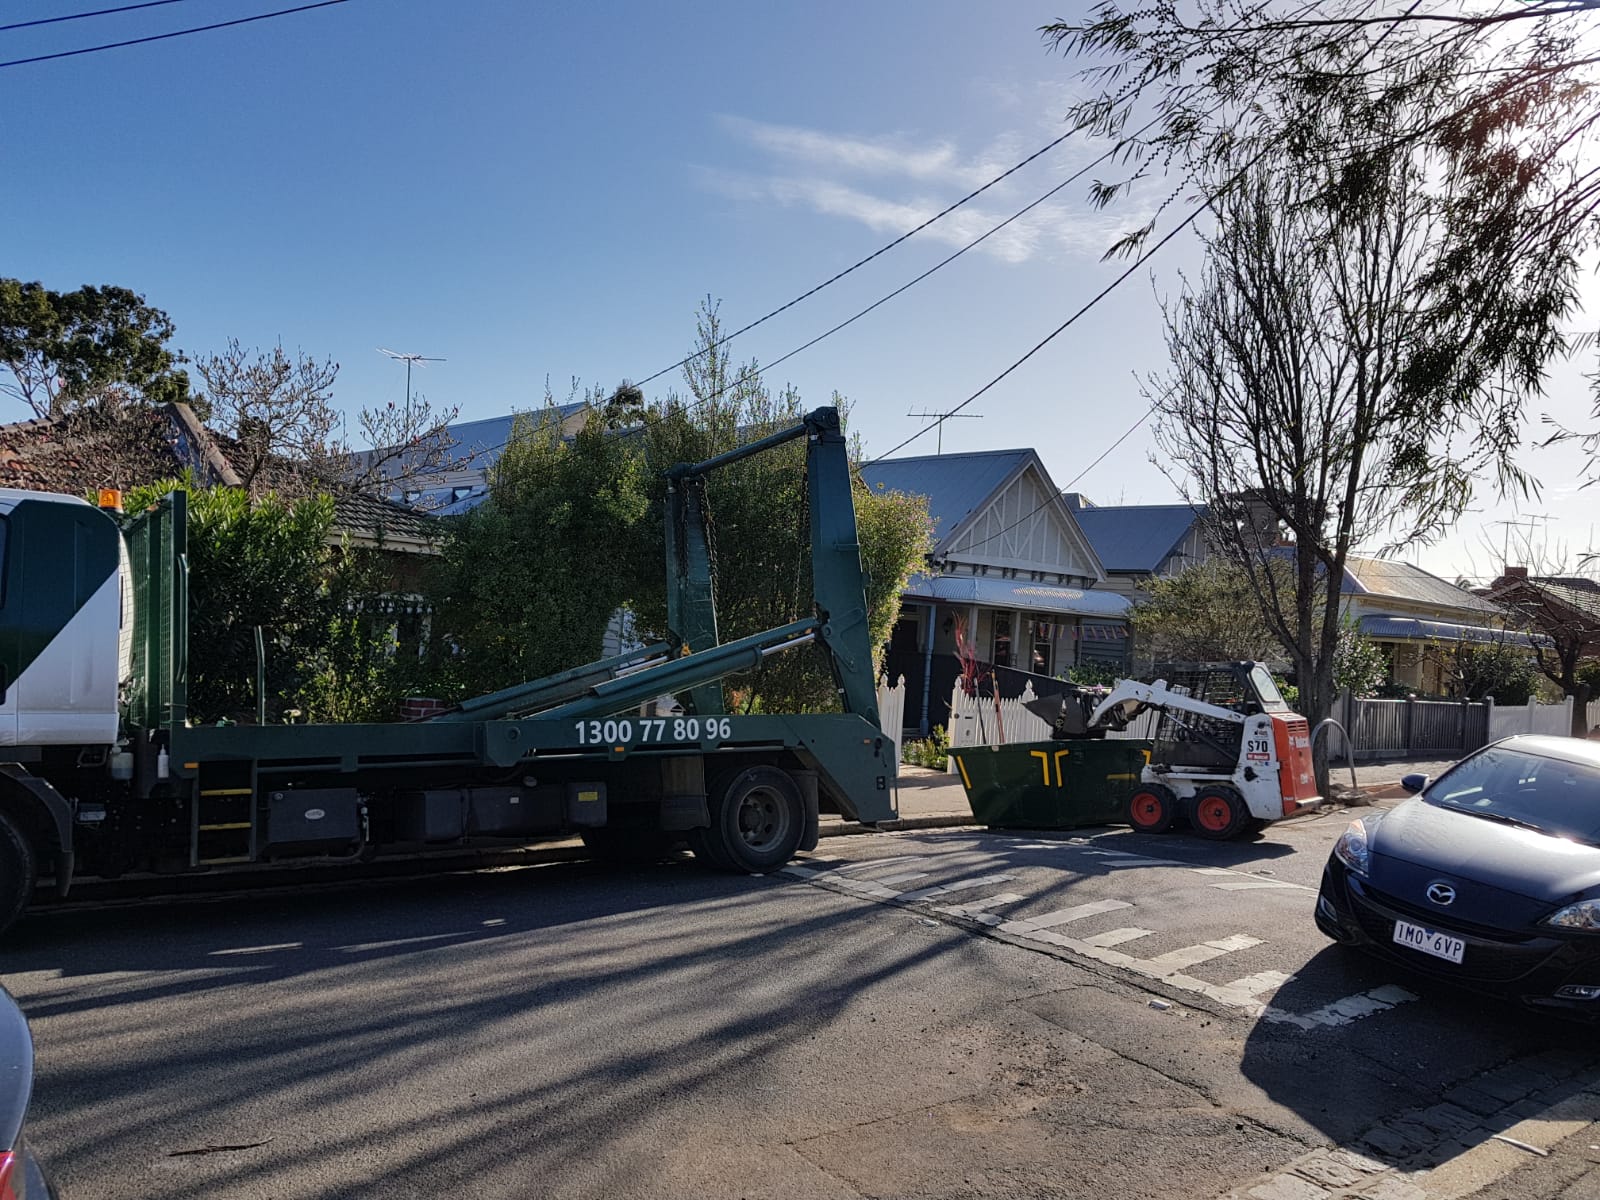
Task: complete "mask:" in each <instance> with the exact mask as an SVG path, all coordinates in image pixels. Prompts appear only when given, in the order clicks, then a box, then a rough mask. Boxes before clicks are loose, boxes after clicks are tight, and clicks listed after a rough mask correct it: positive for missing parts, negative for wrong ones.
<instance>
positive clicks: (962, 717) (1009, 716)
mask: <svg viewBox="0 0 1600 1200" xmlns="http://www.w3.org/2000/svg"><path fill="white" fill-rule="evenodd" d="M1035 698H1036V697H1035V696H1034V694H1033V684H1032V682H1029V683H1027V684H1025V685H1024V686H1023V689H1022V695H1020V696H1018V697H1017V698H1016V699H1014V700H1001V701H1000V702H999V709H998V712H997V711H996V705H995V700H994V697H993V696H969V695H967V694H966V692H964V691H962V689H961V684H960V683H959V682H958V683H957V684H956V685H955V687H954V688H952V689H951V691H950V748H951V749H953V750H959V749H962V748H964V747H968V746H1001V745H1007V744H1012V743H1016V742H1043V741H1048V740H1049V738H1050V722H1049V721H1046V720H1044V719H1043V718H1042V717H1038V716H1035V715H1034V714H1033V713H1031V712H1029V711H1028V710H1027V709H1026V708H1025V707H1023V706H1024V705H1025V704H1027V703H1028V701H1030V700H1033V699H1035ZM1160 719H1161V714H1160V713H1158V712H1147V713H1144V714H1142V715H1140V716H1139V717H1138V718H1137V719H1136V720H1135V721H1134V722H1133V724H1131V725H1129V726H1128V728H1126V729H1124V730H1121V731H1120V732H1115V733H1108V734H1107V735H1106V736H1107V737H1111V738H1153V737H1155V735H1156V724H1157V722H1159V721H1160ZM953 769H954V768H952V770H953Z"/></svg>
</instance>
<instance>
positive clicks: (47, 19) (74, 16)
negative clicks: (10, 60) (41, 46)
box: [0, 0, 184, 33]
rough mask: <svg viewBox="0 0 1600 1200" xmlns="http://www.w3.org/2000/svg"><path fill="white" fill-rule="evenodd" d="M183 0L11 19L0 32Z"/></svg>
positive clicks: (151, 0) (103, 15)
mask: <svg viewBox="0 0 1600 1200" xmlns="http://www.w3.org/2000/svg"><path fill="white" fill-rule="evenodd" d="M183 2H184V0H144V3H142V4H123V5H120V6H118V7H117V8H97V9H95V10H94V11H93V12H81V13H68V14H67V15H66V16H64V17H40V18H38V19H37V20H34V21H13V22H12V23H11V24H10V25H0V33H6V32H9V31H10V30H13V29H32V28H33V27H34V26H35V25H58V24H60V23H61V22H62V21H81V20H83V19H84V18H85V17H109V16H110V15H111V14H112V13H125V12H133V11H135V10H136V9H141V8H160V7H161V6H162V5H163V4H181V3H183Z"/></svg>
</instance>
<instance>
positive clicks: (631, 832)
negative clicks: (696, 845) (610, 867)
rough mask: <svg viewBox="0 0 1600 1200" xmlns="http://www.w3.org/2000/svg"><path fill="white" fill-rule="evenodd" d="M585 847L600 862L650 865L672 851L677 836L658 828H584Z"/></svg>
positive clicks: (631, 865)
mask: <svg viewBox="0 0 1600 1200" xmlns="http://www.w3.org/2000/svg"><path fill="white" fill-rule="evenodd" d="M578 836H579V837H581V838H582V839H583V844H584V846H585V848H587V849H588V851H589V853H590V854H592V855H593V856H594V857H595V858H596V859H598V860H599V861H601V862H608V863H616V864H618V865H619V866H625V867H648V866H651V865H653V864H655V863H658V862H660V861H661V860H662V859H664V858H666V857H667V855H669V854H671V853H672V847H673V844H674V843H675V842H676V840H677V839H676V838H675V837H673V835H671V834H669V833H664V832H662V831H661V830H659V829H585V830H582V831H581V832H580V833H579V835H578Z"/></svg>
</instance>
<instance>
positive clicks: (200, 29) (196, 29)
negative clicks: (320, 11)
mask: <svg viewBox="0 0 1600 1200" xmlns="http://www.w3.org/2000/svg"><path fill="white" fill-rule="evenodd" d="M347 3H349V0H317V3H315V4H301V5H298V6H296V7H294V8H280V9H278V10H277V11H275V12H265V13H257V14H256V15H255V16H253V17H237V18H235V19H234V20H232V21H218V22H216V23H215V24H212V25H195V26H193V27H191V28H189V29H174V30H173V31H172V32H171V33H152V34H150V35H148V36H147V37H137V38H128V39H127V40H126V41H121V42H106V43H104V44H102V45H99V46H84V47H82V48H80V49H77V50H59V51H57V52H56V53H54V54H35V55H34V56H33V57H31V58H14V59H12V60H11V61H9V62H0V67H22V66H26V65H28V64H29V63H41V62H51V61H52V60H54V59H58V58H75V57H77V56H78V55H80V54H97V53H99V52H100V51H101V50H120V49H121V48H122V47H124V46H142V45H144V44H145V43H147V42H164V41H167V40H168V39H169V38H179V37H187V36H188V35H189V34H191V33H209V32H210V31H211V30H213V29H230V28H232V27H233V26H235V25H249V24H251V23H252V22H255V21H268V20H271V19H272V18H273V17H287V16H290V15H291V14H293V13H303V12H310V11H311V10H312V9H314V8H332V7H333V6H334V5H335V4H347ZM113 11H114V10H113ZM84 15H90V14H84Z"/></svg>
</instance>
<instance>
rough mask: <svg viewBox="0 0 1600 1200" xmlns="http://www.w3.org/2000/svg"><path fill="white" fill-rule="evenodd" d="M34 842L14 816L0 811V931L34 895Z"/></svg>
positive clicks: (7, 927)
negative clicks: (29, 838)
mask: <svg viewBox="0 0 1600 1200" xmlns="http://www.w3.org/2000/svg"><path fill="white" fill-rule="evenodd" d="M37 870H38V868H37V865H36V863H35V861H34V852H33V843H32V842H30V841H29V840H28V835H27V834H26V833H24V832H23V831H22V827H21V826H19V825H18V824H17V823H16V821H15V820H13V819H12V818H11V817H10V816H9V815H8V814H7V813H5V812H4V811H0V934H3V933H4V932H5V931H6V930H7V929H9V928H10V927H11V925H12V924H13V922H15V921H16V919H17V918H18V917H20V916H21V915H22V910H23V909H24V908H25V907H27V904H28V898H29V897H30V896H32V895H33V883H34V879H35V876H36V874H37Z"/></svg>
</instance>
